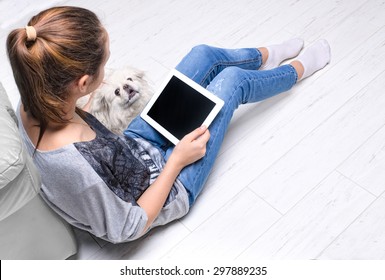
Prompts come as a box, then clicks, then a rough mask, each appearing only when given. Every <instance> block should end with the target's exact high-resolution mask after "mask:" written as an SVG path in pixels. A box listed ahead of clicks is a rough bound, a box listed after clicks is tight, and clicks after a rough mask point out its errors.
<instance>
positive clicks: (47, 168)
mask: <svg viewBox="0 0 385 280" xmlns="http://www.w3.org/2000/svg"><path fill="white" fill-rule="evenodd" d="M302 47H303V41H302V40H301V39H292V40H289V41H286V42H283V43H282V44H279V45H272V46H269V47H262V48H258V49H257V48H249V49H236V50H230V49H219V48H214V47H210V46H205V45H201V46H197V47H194V48H193V49H192V50H191V52H190V53H189V54H188V55H187V56H186V57H185V58H184V59H183V60H182V61H181V62H180V64H179V65H178V66H177V67H176V68H177V69H178V70H179V71H180V72H182V73H184V74H185V75H187V76H188V77H190V78H191V79H193V80H194V81H196V82H197V83H199V84H201V85H202V86H204V87H207V89H208V90H209V91H211V92H213V93H214V94H215V95H217V96H219V97H220V98H221V99H223V100H224V101H225V106H224V107H223V108H222V110H221V111H220V113H219V115H218V116H217V117H216V118H215V120H214V122H213V123H212V124H211V126H210V130H209V129H208V128H207V127H199V128H197V129H196V130H194V131H192V132H191V133H189V134H188V135H186V136H185V137H184V138H183V139H182V140H181V141H180V143H179V144H178V145H176V146H173V145H171V144H170V142H168V141H167V140H166V139H165V138H163V137H162V136H161V135H160V134H158V133H157V132H156V131H155V130H154V129H152V128H151V127H150V126H149V125H148V124H147V123H146V122H144V121H143V120H142V119H141V118H140V117H137V118H136V119H135V120H134V121H133V122H132V123H131V124H130V125H129V127H128V128H127V130H126V131H125V132H124V136H116V135H114V134H113V133H111V132H110V131H108V130H107V129H106V128H105V127H104V126H103V125H102V124H101V123H99V122H98V121H97V120H96V119H95V118H94V117H93V116H91V115H89V114H87V113H85V112H83V111H81V110H79V109H77V108H76V101H77V99H78V98H80V97H82V96H84V95H86V94H89V93H90V92H92V91H94V90H95V89H96V88H97V87H98V86H99V85H100V83H101V82H102V80H103V77H104V65H105V64H106V62H107V60H108V57H109V54H110V52H109V39H108V34H107V32H106V30H105V29H104V28H103V26H102V25H101V23H100V21H99V20H98V18H97V17H96V15H95V14H94V13H92V12H91V11H89V10H86V9H82V8H77V7H54V8H51V9H48V10H45V11H42V12H41V13H39V14H38V15H36V16H34V17H33V18H32V19H31V20H30V21H29V22H28V26H27V27H26V28H20V29H16V30H14V31H12V32H11V33H10V34H9V36H8V39H7V50H8V56H9V60H10V63H11V66H12V70H13V74H14V77H15V81H16V84H17V86H18V89H19V91H20V95H21V104H20V108H19V110H18V117H19V120H20V132H21V134H22V136H23V138H24V141H25V144H26V146H27V148H28V150H29V152H30V153H31V155H33V159H34V162H35V163H36V165H37V167H38V168H39V170H40V172H41V175H42V180H43V186H42V193H41V195H42V196H43V198H44V199H45V200H46V202H47V203H48V204H49V205H50V206H51V207H52V208H53V209H54V210H55V211H56V212H57V213H58V214H59V215H61V216H62V217H63V218H64V219H65V220H66V221H68V222H69V223H71V224H72V225H74V226H76V227H78V228H81V229H83V230H87V231H89V232H91V233H93V234H94V235H96V236H98V237H100V238H103V239H106V240H108V241H110V242H114V243H117V242H126V241H130V240H134V239H137V238H139V237H140V236H142V235H143V234H145V233H146V232H147V231H148V230H149V229H151V228H153V227H155V226H159V225H163V224H166V223H168V222H170V221H172V220H175V219H178V218H181V217H183V216H184V215H185V214H186V213H187V212H188V210H189V208H190V207H191V206H192V205H193V204H194V202H195V200H196V198H197V196H198V195H199V193H200V192H201V190H202V188H203V186H204V184H205V182H206V180H207V177H208V174H209V172H210V170H211V168H212V166H213V164H214V161H215V157H216V155H217V153H218V151H219V148H220V145H221V143H222V141H223V138H224V136H225V133H226V129H227V127H228V125H229V123H230V120H231V117H232V115H233V112H234V110H235V109H236V108H237V107H238V106H239V105H240V104H244V103H248V102H257V101H260V100H263V99H265V98H268V97H271V96H273V95H276V94H278V93H281V92H284V91H287V90H289V89H291V88H292V87H293V86H294V85H295V84H296V83H297V82H298V81H299V80H301V79H304V78H306V77H308V76H310V75H312V74H313V73H314V72H315V71H317V70H319V69H321V68H323V67H324V66H325V65H326V64H327V63H328V62H329V60H330V48H329V45H328V43H327V42H326V41H325V40H320V41H318V42H316V43H315V44H313V45H312V46H311V47H309V48H308V49H306V50H305V51H304V52H302V53H301V54H300V55H299V56H298V57H297V59H296V60H294V61H293V62H291V63H290V64H288V65H283V66H279V65H280V63H281V62H282V61H284V60H286V59H288V58H292V57H295V56H297V55H298V54H299V52H300V51H301V49H302ZM278 66H279V67H278ZM261 67H262V68H263V69H264V70H263V71H260V70H258V69H261Z"/></svg>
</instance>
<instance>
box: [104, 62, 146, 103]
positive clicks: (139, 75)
mask: <svg viewBox="0 0 385 280" xmlns="http://www.w3.org/2000/svg"><path fill="white" fill-rule="evenodd" d="M143 76H144V73H143V72H141V71H139V70H135V69H131V68H130V69H125V71H121V70H120V71H115V72H113V73H111V75H110V76H109V77H108V79H106V81H105V82H104V83H103V84H102V86H101V87H100V88H99V90H98V94H97V95H99V98H98V99H105V100H102V101H105V102H106V103H108V104H109V106H110V107H111V108H112V109H113V108H117V107H121V108H122V109H125V108H128V107H130V106H131V105H132V104H133V103H134V102H135V101H137V100H138V99H139V98H140V96H141V90H142V86H143V84H144V83H145V81H144V79H143Z"/></svg>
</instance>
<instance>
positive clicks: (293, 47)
mask: <svg viewBox="0 0 385 280" xmlns="http://www.w3.org/2000/svg"><path fill="white" fill-rule="evenodd" d="M303 44H304V42H303V40H302V39H301V38H294V39H290V40H287V41H285V42H283V43H281V44H278V45H271V46H268V47H265V48H261V49H263V50H262V51H261V52H262V60H263V61H264V63H263V64H262V66H261V68H260V70H269V69H273V68H275V67H278V66H279V65H280V64H281V63H282V62H283V61H284V60H287V59H289V58H292V57H296V56H297V55H298V54H299V52H300V51H301V50H302V48H303ZM261 49H260V50H261ZM264 56H265V57H264Z"/></svg>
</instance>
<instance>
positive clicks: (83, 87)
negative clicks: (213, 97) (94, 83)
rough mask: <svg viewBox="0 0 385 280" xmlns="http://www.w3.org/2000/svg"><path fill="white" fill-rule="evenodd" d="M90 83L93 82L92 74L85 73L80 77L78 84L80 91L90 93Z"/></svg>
mask: <svg viewBox="0 0 385 280" xmlns="http://www.w3.org/2000/svg"><path fill="white" fill-rule="evenodd" d="M90 84H91V76H90V75H84V76H82V77H80V79H79V80H78V82H77V84H76V86H77V88H78V89H79V91H80V93H82V94H85V93H88V87H89V85H90Z"/></svg>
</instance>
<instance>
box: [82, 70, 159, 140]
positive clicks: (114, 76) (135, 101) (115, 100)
mask: <svg viewBox="0 0 385 280" xmlns="http://www.w3.org/2000/svg"><path fill="white" fill-rule="evenodd" d="M152 94H153V92H152V89H151V87H150V85H149V83H148V82H147V80H146V79H145V74H144V72H143V71H141V70H138V69H135V68H132V67H126V68H124V69H119V70H114V71H110V74H107V75H106V78H105V80H104V81H103V83H102V85H101V86H100V87H99V88H98V89H97V90H95V91H94V92H92V93H91V94H90V96H85V97H82V98H80V99H79V100H78V102H77V105H78V106H79V107H80V108H83V110H85V111H88V112H89V113H91V114H92V115H94V116H95V117H96V118H97V119H98V120H99V121H100V122H101V123H102V124H104V125H105V126H106V127H107V128H108V129H109V130H111V131H112V132H114V133H116V134H122V132H123V130H125V129H126V128H127V126H128V124H129V123H130V122H131V121H132V120H133V119H134V118H135V117H136V116H137V115H138V114H139V113H140V112H141V111H142V110H143V108H144V106H145V105H146V104H147V102H148V101H149V100H150V98H151V96H152Z"/></svg>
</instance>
